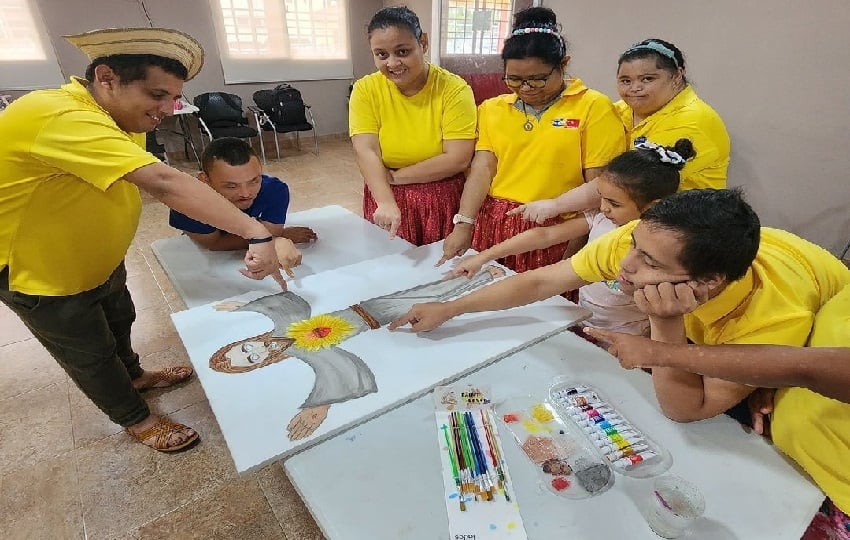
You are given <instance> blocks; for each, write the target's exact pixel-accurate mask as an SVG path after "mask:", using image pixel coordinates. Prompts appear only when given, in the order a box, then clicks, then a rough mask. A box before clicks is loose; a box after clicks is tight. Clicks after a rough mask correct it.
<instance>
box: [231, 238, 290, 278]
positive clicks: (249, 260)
mask: <svg viewBox="0 0 850 540" xmlns="http://www.w3.org/2000/svg"><path fill="white" fill-rule="evenodd" d="M276 240H281V239H280V238H277V239H276ZM284 240H285V239H284ZM287 242H289V240H287ZM289 243H290V244H291V243H292V242H289ZM293 249H294V248H293ZM296 251H297V250H296ZM299 256H300V254H299ZM280 266H281V264H280V262H278V257H277V253H275V243H274V242H263V243H261V244H248V251H247V252H246V253H245V268H242V269H241V270H239V272H240V273H241V274H242V275H243V276H245V277H248V278H251V279H263V278H265V277H266V276H271V277H272V278H274V280H275V281H277V282H278V284H279V285H280V287H281V288H282V289H283V290H284V291H285V290H286V281H284V279H283V276H282V275H281V274H280Z"/></svg>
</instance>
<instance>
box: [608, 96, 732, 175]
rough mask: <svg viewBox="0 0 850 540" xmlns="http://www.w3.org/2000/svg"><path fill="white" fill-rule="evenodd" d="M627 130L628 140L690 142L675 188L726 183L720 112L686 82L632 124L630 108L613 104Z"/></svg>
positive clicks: (726, 157)
mask: <svg viewBox="0 0 850 540" xmlns="http://www.w3.org/2000/svg"><path fill="white" fill-rule="evenodd" d="M614 107H616V109H617V113H618V114H619V115H620V118H621V120H622V122H623V125H624V126H625V127H626V131H627V132H628V134H629V144H634V142H635V139H637V138H638V137H646V138H647V139H649V140H650V141H652V142H654V143H656V144H663V145H664V146H673V145H674V144H675V143H676V141H678V140H679V139H682V138H686V139H690V140H691V142H692V143H694V149H695V150H696V156H695V157H694V158H693V159H692V160H691V161H689V162H687V163H686V164H685V167H684V169H682V172H681V177H682V181H681V183H680V185H679V190H680V191H684V190H686V189H698V188H713V189H723V188H725V187H726V168H727V167H728V166H729V134H728V133H727V132H726V126H725V125H724V124H723V120H722V119H721V118H720V115H719V114H717V112H715V110H714V109H712V108H711V107H710V106H709V105H708V103H706V102H705V101H703V100H701V99H700V98H699V96H697V94H696V92H694V89H693V88H692V87H691V86H690V85H688V86H686V87H685V89H684V90H682V91H681V92H679V93H678V94H677V95H676V96H675V97H674V98H673V99H671V100H670V101H669V102H668V103H667V105H665V106H664V107H662V108H661V109H660V110H659V111H657V112H656V113H655V114H652V115H650V116H649V117H648V118H644V119H643V120H642V121H641V122H640V123H638V124H637V125H636V126H633V125H632V108H631V107H629V106H628V105H626V103H625V102H624V101H618V102H617V103H615V104H614Z"/></svg>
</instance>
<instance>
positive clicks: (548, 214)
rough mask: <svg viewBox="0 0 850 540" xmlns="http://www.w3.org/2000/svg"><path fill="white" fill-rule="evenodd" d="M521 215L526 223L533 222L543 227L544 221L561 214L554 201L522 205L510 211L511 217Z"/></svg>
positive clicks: (548, 200)
mask: <svg viewBox="0 0 850 540" xmlns="http://www.w3.org/2000/svg"><path fill="white" fill-rule="evenodd" d="M517 214H520V215H521V216H522V219H524V220H525V221H533V222H534V223H537V224H538V225H542V224H543V222H544V221H546V220H547V219H549V218H552V217H555V216H557V215H558V214H559V212H558V208H557V205H556V204H555V200H554V199H547V200H544V201H534V202H530V203H528V204H521V205H519V206H517V207H516V208H514V209H513V210H509V211H508V215H509V216H514V215H517Z"/></svg>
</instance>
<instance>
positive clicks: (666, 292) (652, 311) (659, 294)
mask: <svg viewBox="0 0 850 540" xmlns="http://www.w3.org/2000/svg"><path fill="white" fill-rule="evenodd" d="M707 299H708V288H707V287H706V286H705V285H704V284H702V283H700V282H697V281H686V282H681V283H670V282H664V283H658V284H650V285H645V286H644V287H643V288H642V289H638V290H636V291H635V293H634V300H635V304H636V305H637V308H638V309H639V310H641V311H642V312H643V313H646V314H647V315H649V316H650V317H657V318H660V319H669V318H675V317H681V316H682V315H684V314H685V313H690V312H691V311H693V310H695V309H696V308H697V307H699V306H700V304H702V303H703V302H705V301H706V300H707Z"/></svg>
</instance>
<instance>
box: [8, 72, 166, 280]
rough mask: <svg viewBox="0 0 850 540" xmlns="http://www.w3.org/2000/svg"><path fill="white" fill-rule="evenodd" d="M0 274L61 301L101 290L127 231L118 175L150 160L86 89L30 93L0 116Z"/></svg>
mask: <svg viewBox="0 0 850 540" xmlns="http://www.w3.org/2000/svg"><path fill="white" fill-rule="evenodd" d="M0 141H3V143H2V144H0V171H2V173H0V269H2V268H3V267H6V266H8V267H9V289H10V290H12V291H19V292H22V293H26V294H32V295H42V296H65V295H71V294H76V293H79V292H82V291H86V290H89V289H93V288H94V287H97V286H98V285H100V284H102V283H103V282H104V281H106V279H107V278H108V277H109V275H110V274H111V273H112V272H113V271H114V270H115V268H116V267H117V266H118V265H119V264H120V263H121V260H122V259H123V258H124V255H125V254H126V253H127V248H128V247H129V246H130V241H131V240H132V239H133V235H134V234H135V232H136V227H137V226H138V223H139V214H140V213H141V199H140V197H139V190H138V188H136V186H135V185H134V184H132V183H130V182H128V181H126V180H124V179H123V176H124V175H125V174H127V173H129V172H132V171H134V170H136V169H138V168H140V167H143V166H145V165H150V164H152V163H157V162H158V160H157V159H156V158H155V157H154V156H153V155H151V154H150V153H148V152H146V151H145V150H144V144H145V142H144V134H141V135H133V134H130V133H127V132H125V131H122V130H121V128H119V127H118V126H117V125H116V124H115V121H114V120H113V119H112V117H110V116H109V114H108V113H107V112H106V111H105V110H103V109H102V108H100V106H98V105H97V103H96V102H95V101H94V99H93V98H92V97H91V95H90V94H89V92H88V90H86V87H85V81H83V80H82V79H78V78H72V80H71V82H70V83H68V84H66V85H63V86H62V87H61V88H58V89H52V90H39V91H35V92H30V93H29V94H26V95H25V96H23V97H21V98H19V99H17V100H15V101H14V102H12V104H11V105H10V106H9V107H8V108H6V110H5V111H3V113H0Z"/></svg>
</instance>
